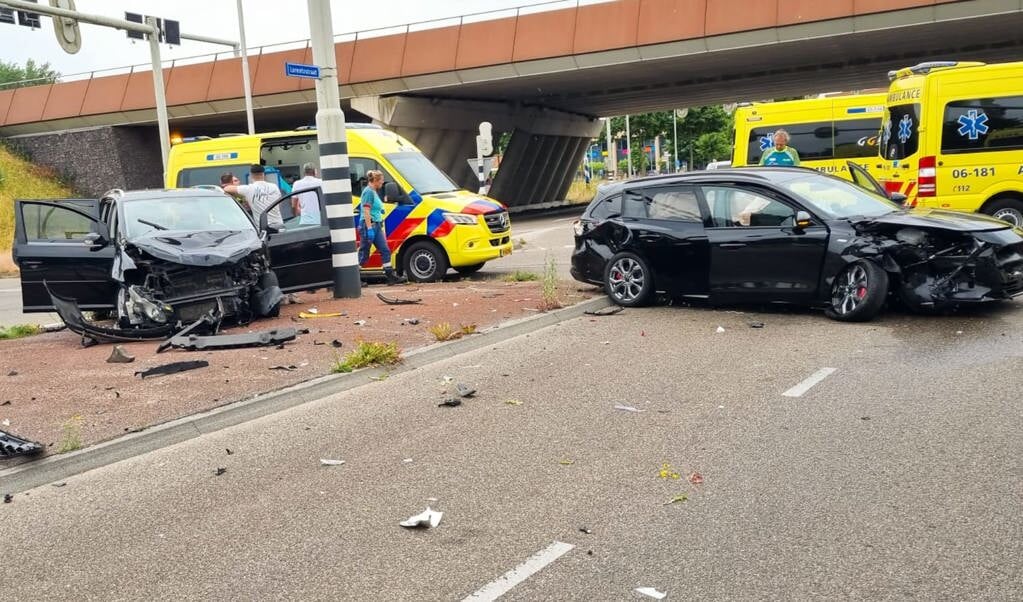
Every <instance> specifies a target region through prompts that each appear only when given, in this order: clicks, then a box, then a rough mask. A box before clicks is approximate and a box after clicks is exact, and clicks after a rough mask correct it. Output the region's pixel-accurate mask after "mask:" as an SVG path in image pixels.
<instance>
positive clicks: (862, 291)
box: [856, 286, 867, 299]
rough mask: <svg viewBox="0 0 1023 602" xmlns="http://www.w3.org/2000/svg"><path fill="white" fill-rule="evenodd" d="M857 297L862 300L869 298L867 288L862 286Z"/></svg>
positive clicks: (857, 292)
mask: <svg viewBox="0 0 1023 602" xmlns="http://www.w3.org/2000/svg"><path fill="white" fill-rule="evenodd" d="M856 296H857V297H859V298H860V299H862V298H864V297H866V296H867V287H865V286H861V287H860V288H859V289H858V290H857V291H856Z"/></svg>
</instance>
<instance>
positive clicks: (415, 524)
mask: <svg viewBox="0 0 1023 602" xmlns="http://www.w3.org/2000/svg"><path fill="white" fill-rule="evenodd" d="M442 516H444V513H443V512H437V511H436V510H431V509H430V507H429V506H427V507H426V510H423V511H422V512H421V513H419V514H417V515H415V516H410V517H409V518H407V519H405V520H403V521H401V522H400V523H398V524H399V525H401V526H402V527H405V528H406V529H416V528H426V529H432V528H434V527H436V526H437V525H439V524H440V519H441V517H442Z"/></svg>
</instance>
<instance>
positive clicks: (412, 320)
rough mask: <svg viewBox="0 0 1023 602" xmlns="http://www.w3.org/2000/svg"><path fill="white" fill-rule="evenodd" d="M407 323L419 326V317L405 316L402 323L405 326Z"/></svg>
mask: <svg viewBox="0 0 1023 602" xmlns="http://www.w3.org/2000/svg"><path fill="white" fill-rule="evenodd" d="M405 324H409V325H410V326H418V325H419V318H405V319H404V320H402V321H401V325H402V326H404V325H405Z"/></svg>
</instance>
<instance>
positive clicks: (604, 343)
mask: <svg viewBox="0 0 1023 602" xmlns="http://www.w3.org/2000/svg"><path fill="white" fill-rule="evenodd" d="M600 344H601V345H610V344H611V341H601V342H600Z"/></svg>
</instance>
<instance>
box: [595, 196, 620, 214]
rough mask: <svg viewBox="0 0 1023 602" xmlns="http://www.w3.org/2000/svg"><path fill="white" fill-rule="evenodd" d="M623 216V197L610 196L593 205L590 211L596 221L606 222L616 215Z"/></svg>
mask: <svg viewBox="0 0 1023 602" xmlns="http://www.w3.org/2000/svg"><path fill="white" fill-rule="evenodd" d="M621 214H622V195H620V194H616V195H614V196H609V197H607V198H605V199H603V200H602V201H600V202H598V203H596V204H594V205H593V208H592V209H590V217H591V218H592V219H595V220H605V219H608V218H610V217H612V216H615V215H621Z"/></svg>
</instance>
